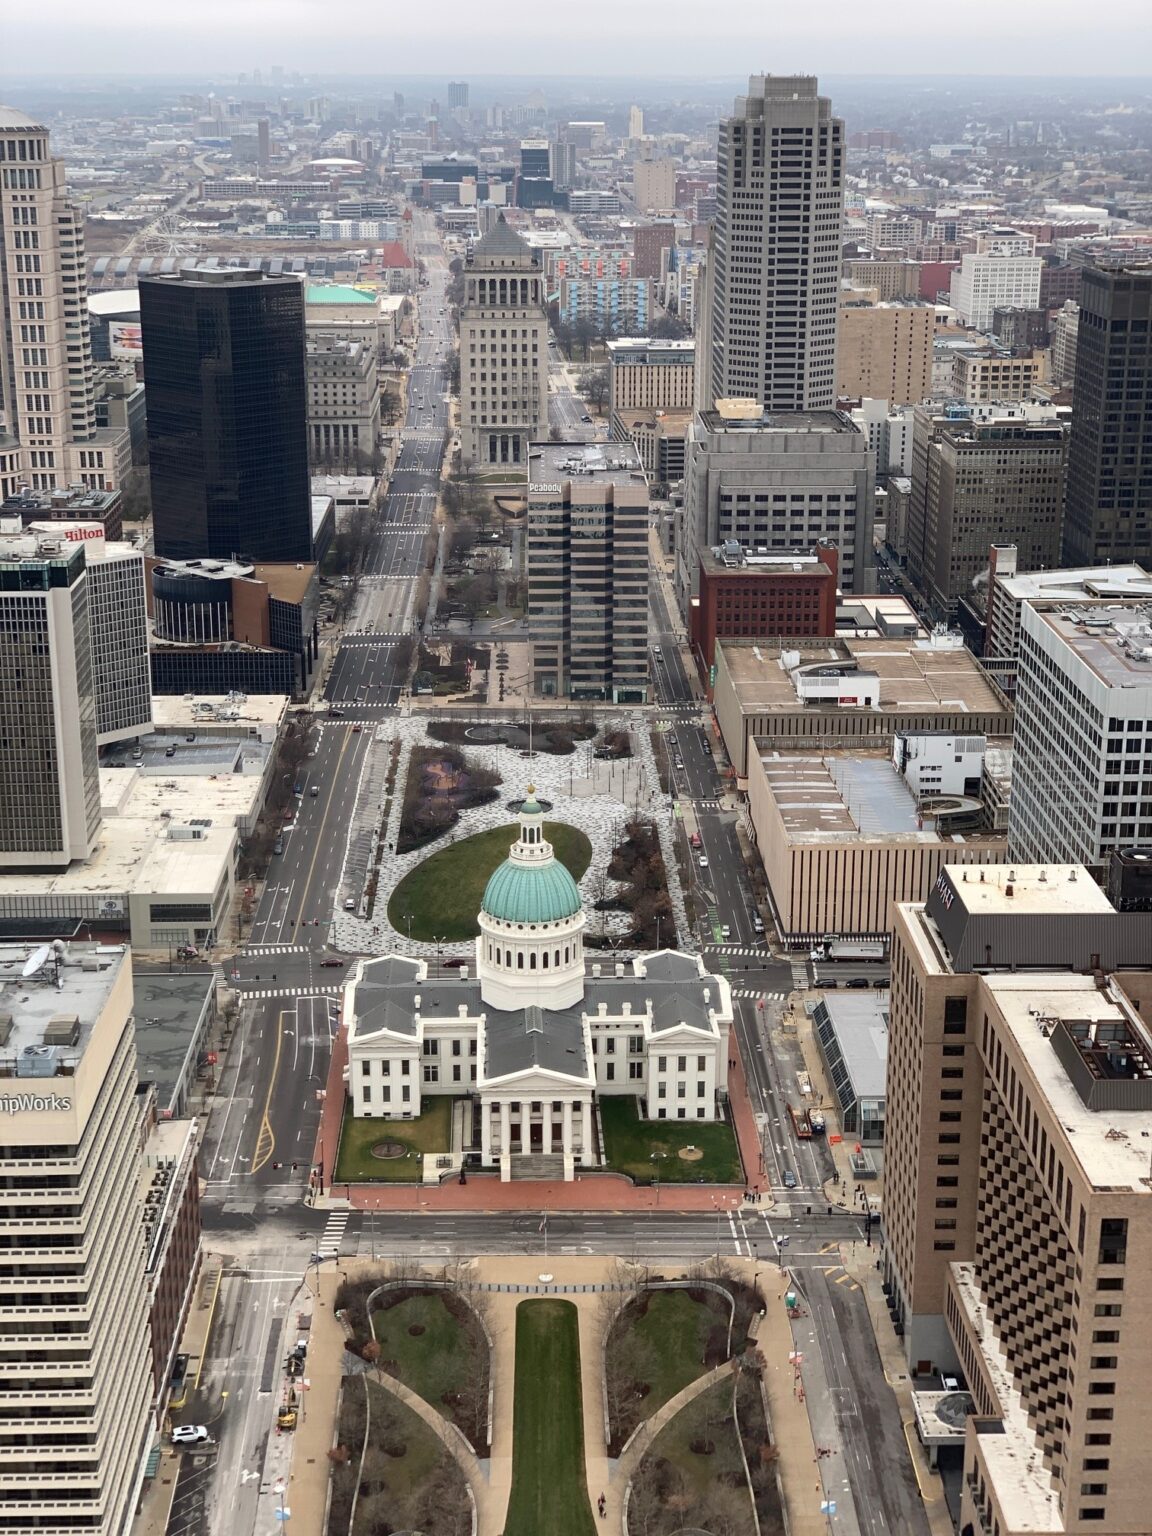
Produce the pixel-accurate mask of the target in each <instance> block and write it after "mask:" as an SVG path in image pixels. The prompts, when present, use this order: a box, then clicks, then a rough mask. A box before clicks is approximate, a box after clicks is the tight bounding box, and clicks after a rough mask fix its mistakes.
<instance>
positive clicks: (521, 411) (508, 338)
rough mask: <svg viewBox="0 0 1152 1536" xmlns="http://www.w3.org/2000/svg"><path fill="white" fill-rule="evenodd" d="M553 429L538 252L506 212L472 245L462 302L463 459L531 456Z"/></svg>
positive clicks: (523, 459)
mask: <svg viewBox="0 0 1152 1536" xmlns="http://www.w3.org/2000/svg"><path fill="white" fill-rule="evenodd" d="M547 436H548V315H547V312H546V310H545V308H544V279H543V273H542V272H541V269H540V258H539V256H538V255H537V253H536V252H535V251H533V250H532V249H531V248H530V247H529V246H528V245H527V244H525V242H524V241H523V240H521V238H520V236H519V235H518V234H517V233H516V231H515V230H514V229H510V228H509V227H508V224H507V223H506V222H505V219H504V215H503V214H501V215H500V217H499V218H498V219H497V221H496V223H495V224H494V225H493V226H492V228H491V229H490V230H489V231H488V233H487V234H486V235H485V236H484V237H483V239H481V240H478V241H477V242H476V244H475V245H474V246H473V247H472V250H471V252H470V254H469V256H468V261H467V265H466V267H465V272H464V302H463V304H462V305H461V306H460V451H461V456H462V458H463V461H464V463H465V464H523V465H527V463H528V444H529V443H531V442H534V441H535V440H536V439H537V438H546V437H547Z"/></svg>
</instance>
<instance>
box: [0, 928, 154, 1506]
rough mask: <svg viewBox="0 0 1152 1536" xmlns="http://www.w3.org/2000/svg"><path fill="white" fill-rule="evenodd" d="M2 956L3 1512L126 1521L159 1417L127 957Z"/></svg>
mask: <svg viewBox="0 0 1152 1536" xmlns="http://www.w3.org/2000/svg"><path fill="white" fill-rule="evenodd" d="M0 956H2V958H3V966H4V975H5V978H6V979H5V982H4V985H3V986H2V987H0V1017H2V1018H3V1020H4V1030H3V1035H2V1036H0V1076H2V1077H3V1079H4V1083H3V1088H2V1090H0V1112H2V1113H3V1116H4V1133H3V1141H4V1165H5V1177H4V1187H3V1190H2V1191H0V1221H2V1222H3V1228H4V1232H5V1243H4V1247H3V1249H2V1250H0V1380H2V1381H3V1391H0V1527H2V1528H3V1530H4V1531H5V1533H6V1536H37V1533H43V1532H46V1531H56V1532H63V1531H71V1532H79V1531H87V1532H90V1533H92V1536H123V1533H125V1532H127V1531H128V1529H129V1528H130V1526H131V1523H132V1518H133V1516H134V1514H135V1508H136V1501H137V1498H138V1495H139V1489H140V1481H141V1478H142V1476H143V1472H144V1466H145V1461H146V1457H147V1452H148V1448H149V1444H150V1441H151V1437H152V1435H153V1434H154V1432H155V1431H154V1426H153V1425H152V1423H151V1420H150V1416H149V1403H150V1399H151V1391H152V1380H151V1362H150V1359H149V1349H148V1306H147V1296H146V1291H145V1260H146V1255H145V1252H144V1212H143V1201H142V1197H141V1196H142V1191H141V1172H142V1157H141V1147H140V1143H141V1133H140V1109H139V1106H138V1104H137V1102H136V1090H137V1076H136V1044H135V1031H134V1026H133V1018H132V961H131V956H129V955H128V954H126V953H122V952H121V953H114V952H113V953H98V952H97V950H96V949H95V948H94V947H92V946H77V945H72V946H70V947H66V946H65V945H63V944H62V943H61V942H60V941H59V940H57V942H56V946H55V947H54V952H53V953H51V954H48V955H46V954H45V951H43V950H41V951H37V953H36V955H34V956H32V957H29V952H28V950H27V948H26V947H23V946H21V947H19V948H16V947H14V946H9V947H7V948H6V949H4V950H0ZM37 960H38V961H39V962H40V964H39V968H38V969H37V968H36V961H37ZM29 970H31V971H32V972H33V974H31V975H29V976H28V977H27V979H21V972H22V971H29Z"/></svg>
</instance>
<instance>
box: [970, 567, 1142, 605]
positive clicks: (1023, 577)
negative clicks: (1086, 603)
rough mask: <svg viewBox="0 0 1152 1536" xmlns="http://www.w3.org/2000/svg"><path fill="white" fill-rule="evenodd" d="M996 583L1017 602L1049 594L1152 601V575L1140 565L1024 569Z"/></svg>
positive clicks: (1072, 599) (1071, 599)
mask: <svg viewBox="0 0 1152 1536" xmlns="http://www.w3.org/2000/svg"><path fill="white" fill-rule="evenodd" d="M996 585H997V586H998V587H999V588H1001V590H1002V591H1004V592H1006V593H1007V594H1008V595H1009V596H1010V597H1012V598H1014V599H1015V601H1016V602H1018V603H1023V602H1027V601H1028V600H1029V599H1030V598H1039V597H1048V598H1059V599H1062V600H1064V601H1068V602H1075V601H1076V600H1077V598H1091V597H1097V598H1098V597H1108V598H1119V599H1122V600H1123V601H1126V602H1150V603H1152V574H1150V573H1149V572H1148V571H1146V570H1144V569H1143V567H1141V566H1139V565H1087V566H1079V567H1077V568H1075V569H1072V570H1067V571H1020V572H1018V573H1017V574H1016V575H1015V576H1000V575H997V577H996Z"/></svg>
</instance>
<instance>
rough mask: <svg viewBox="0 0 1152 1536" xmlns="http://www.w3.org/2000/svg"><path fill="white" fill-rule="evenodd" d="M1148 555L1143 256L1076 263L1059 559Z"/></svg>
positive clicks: (1149, 271) (1151, 524) (1151, 472)
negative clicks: (1133, 262)
mask: <svg viewBox="0 0 1152 1536" xmlns="http://www.w3.org/2000/svg"><path fill="white" fill-rule="evenodd" d="M1104 560H1138V561H1140V563H1141V564H1143V565H1148V564H1149V563H1150V560H1152V263H1148V264H1146V265H1140V266H1129V267H1085V269H1084V272H1083V275H1082V276H1081V279H1080V316H1079V323H1078V325H1077V328H1076V391H1075V410H1074V411H1073V414H1072V442H1071V444H1070V446H1069V450H1068V507H1067V513H1066V517H1065V523H1064V563H1065V564H1066V565H1097V564H1099V563H1100V562H1102V561H1104Z"/></svg>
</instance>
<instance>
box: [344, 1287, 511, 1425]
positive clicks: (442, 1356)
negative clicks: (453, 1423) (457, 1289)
mask: <svg viewBox="0 0 1152 1536" xmlns="http://www.w3.org/2000/svg"><path fill="white" fill-rule="evenodd" d="M372 1324H373V1327H374V1329H375V1332H376V1340H377V1343H378V1344H379V1345H380V1360H381V1363H382V1364H385V1363H386V1362H387V1363H386V1364H385V1368H386V1369H387V1370H389V1371H391V1373H392V1374H393V1375H395V1376H396V1377H397V1378H398V1379H399V1380H400V1381H402V1382H403V1383H404V1385H405V1386H406V1387H411V1388H412V1390H413V1392H416V1393H418V1394H419V1396H420V1397H422V1398H423V1399H424V1401H425V1402H427V1403H431V1405H432V1407H433V1408H435V1409H436V1411H437V1412H438V1413H442V1414H444V1415H445V1416H446V1417H447V1418H450V1419H455V1420H457V1421H459V1420H460V1418H461V1417H462V1415H461V1414H459V1413H457V1411H456V1407H457V1405H456V1404H455V1403H454V1401H453V1399H455V1398H457V1397H460V1398H463V1397H466V1396H468V1394H469V1389H470V1387H471V1386H472V1385H473V1384H474V1383H479V1384H480V1385H481V1388H482V1389H483V1386H484V1383H485V1382H486V1381H487V1370H486V1367H485V1363H484V1361H483V1360H482V1359H480V1358H479V1354H480V1351H481V1349H482V1348H483V1346H482V1345H478V1342H477V1338H476V1337H475V1336H473V1337H470V1336H469V1333H468V1330H467V1329H465V1328H464V1327H463V1326H462V1324H461V1323H460V1321H459V1319H458V1318H456V1317H453V1315H452V1313H451V1312H450V1311H449V1309H448V1308H447V1307H446V1306H445V1304H444V1297H443V1295H442V1294H441V1293H440V1292H438V1291H425V1292H422V1293H420V1294H418V1295H415V1296H407V1297H405V1299H404V1300H403V1301H398V1302H397V1303H396V1305H395V1306H394V1307H389V1308H387V1310H386V1311H383V1312H377V1313H376V1314H375V1315H374V1317H373V1319H372ZM413 1328H417V1329H423V1332H421V1333H418V1334H415V1335H414V1334H413V1333H411V1332H410V1331H409V1330H410V1329H413ZM475 1333H476V1334H479V1329H478V1327H477V1328H476V1329H475ZM393 1366H394V1367H395V1368H394V1369H393ZM446 1397H447V1398H448V1399H449V1400H448V1401H447V1402H446V1401H445V1398H446ZM469 1406H473V1405H471V1404H469Z"/></svg>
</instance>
